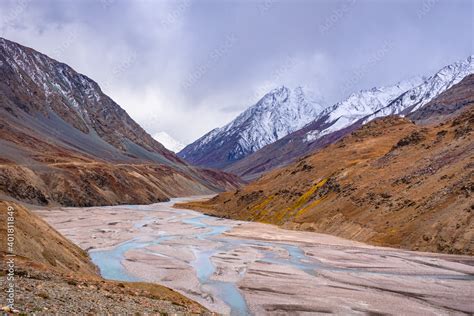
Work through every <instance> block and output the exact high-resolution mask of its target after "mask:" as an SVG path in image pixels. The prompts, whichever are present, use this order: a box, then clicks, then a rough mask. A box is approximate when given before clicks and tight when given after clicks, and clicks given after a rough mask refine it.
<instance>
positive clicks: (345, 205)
mask: <svg viewBox="0 0 474 316" xmlns="http://www.w3.org/2000/svg"><path fill="white" fill-rule="evenodd" d="M473 79H474V76H469V77H467V78H466V79H465V80H463V81H462V82H461V83H460V84H458V85H456V86H454V87H453V88H451V89H449V90H448V91H446V92H445V93H443V94H442V95H440V96H439V98H437V99H435V100H433V101H431V102H429V103H427V104H426V106H425V107H424V108H423V109H420V110H418V111H416V112H414V113H413V114H412V117H413V118H417V117H418V118H422V120H421V121H420V122H419V123H418V124H415V123H413V121H411V120H410V119H408V118H402V117H398V116H388V117H385V118H379V119H376V120H373V121H371V122H369V123H368V124H366V125H364V126H362V127H360V128H358V129H357V130H355V131H353V132H352V133H351V134H349V135H348V136H346V137H344V138H342V139H341V140H339V141H337V142H336V143H334V144H332V145H329V146H327V147H326V148H324V149H321V150H319V151H317V152H316V153H314V154H311V155H309V156H306V157H304V158H301V159H299V160H298V161H296V162H294V163H292V164H290V165H288V166H287V167H284V168H281V169H276V170H274V171H272V172H270V173H268V174H266V175H264V176H262V177H261V178H260V179H259V180H257V181H255V182H253V183H251V184H249V185H247V186H245V187H243V188H242V189H240V190H237V191H233V192H227V193H222V194H220V195H218V196H217V197H215V198H213V199H211V200H209V201H207V202H202V203H191V204H188V205H183V207H193V208H198V209H200V210H202V211H204V212H206V213H209V214H213V215H218V216H223V217H231V218H236V219H243V220H250V221H262V222H267V223H272V224H277V225H281V226H283V227H286V228H291V229H300V230H310V231H317V232H323V233H329V234H334V235H338V236H342V237H346V238H350V239H354V240H358V241H364V242H369V243H372V244H376V245H385V246H391V247H402V248H407V249H412V250H423V251H437V252H446V253H459V254H470V255H473V254H474V244H473V243H472V240H473V238H474V224H473V217H472V214H473V212H474V205H473V204H472V192H473V190H474V183H473V181H472V179H473V178H474V165H473V161H472V159H473V153H474V139H473V126H474V91H473V88H474V80H473ZM444 107H448V108H449V109H450V110H449V112H450V114H449V115H448V116H446V115H442V116H440V117H438V119H437V120H436V122H435V123H434V124H433V123H432V124H428V125H427V124H426V123H429V122H427V121H426V117H430V118H431V120H433V117H434V115H437V114H436V113H438V112H441V113H444V112H445V111H444V109H443V108H444ZM428 109H431V111H428ZM443 117H444V118H443ZM422 123H423V124H422Z"/></svg>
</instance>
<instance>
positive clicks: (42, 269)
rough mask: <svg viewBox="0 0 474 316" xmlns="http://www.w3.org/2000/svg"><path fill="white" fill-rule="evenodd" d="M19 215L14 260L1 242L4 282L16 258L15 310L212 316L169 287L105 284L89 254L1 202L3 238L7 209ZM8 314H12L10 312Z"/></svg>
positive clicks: (23, 211)
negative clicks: (204, 315)
mask: <svg viewBox="0 0 474 316" xmlns="http://www.w3.org/2000/svg"><path fill="white" fill-rule="evenodd" d="M9 206H10V207H13V209H14V213H13V217H14V229H15V231H14V238H15V239H14V242H13V249H12V250H13V254H14V257H9V256H8V255H9V254H10V253H11V250H10V249H8V247H7V238H0V255H1V259H2V260H1V262H2V277H3V278H5V282H2V284H1V286H0V288H1V291H2V292H3V293H6V290H7V283H8V280H7V278H6V274H7V273H8V268H9V267H8V266H7V262H8V259H10V258H14V263H15V267H14V269H15V272H14V278H15V279H14V284H15V304H14V308H17V309H19V310H18V312H21V313H24V314H30V313H34V314H36V315H41V314H45V315H46V314H48V315H49V314H61V315H77V314H82V315H84V314H124V313H139V314H168V313H180V314H210V313H209V312H208V311H207V310H206V309H205V308H203V307H202V306H201V305H199V304H197V303H195V302H193V301H191V300H189V299H188V298H186V297H184V296H182V295H181V294H179V293H177V292H175V291H173V290H170V289H168V288H166V287H163V286H160V285H156V284H148V283H127V282H114V281H106V280H104V279H102V278H101V277H100V276H99V274H98V270H97V268H96V267H95V266H94V265H93V263H92V262H91V261H90V259H89V257H88V255H87V253H86V252H85V251H84V250H82V249H81V248H79V247H78V246H76V245H75V244H73V243H72V242H70V241H69V240H67V239H66V238H64V237H63V236H62V235H60V234H59V233H58V232H57V231H56V230H55V229H53V228H52V227H51V226H49V225H48V224H47V223H46V222H44V221H43V220H42V219H40V218H39V217H38V216H36V215H34V214H33V213H31V212H30V211H29V210H27V209H25V208H24V207H22V206H20V205H18V204H15V203H10V202H5V201H0V211H1V212H0V219H1V223H2V225H1V227H0V234H2V236H5V237H6V236H7V214H8V213H7V209H8V207H9ZM4 308H5V309H4V311H8V308H7V307H6V306H5V307H4Z"/></svg>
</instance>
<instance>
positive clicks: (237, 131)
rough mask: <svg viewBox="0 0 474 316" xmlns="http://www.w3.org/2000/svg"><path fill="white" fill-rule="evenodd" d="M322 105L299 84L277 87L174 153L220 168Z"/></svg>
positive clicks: (286, 130) (293, 128) (293, 126)
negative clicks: (298, 85)
mask: <svg viewBox="0 0 474 316" xmlns="http://www.w3.org/2000/svg"><path fill="white" fill-rule="evenodd" d="M322 109H323V107H322V106H321V105H320V104H317V103H316V102H314V101H312V100H310V99H309V98H308V97H307V96H306V95H305V93H304V91H303V89H302V88H301V87H299V88H296V89H293V90H291V89H289V88H287V87H280V88H277V89H274V90H272V91H270V92H269V93H267V94H266V95H265V96H264V97H263V98H262V99H261V100H260V101H258V102H257V104H255V105H254V106H252V107H250V108H248V109H247V110H246V111H245V112H243V113H242V114H240V115H239V116H238V117H237V118H236V119H235V120H233V121H232V122H230V123H229V124H227V125H226V126H224V127H221V128H216V129H214V130H212V131H211V132H209V133H208V134H206V135H204V136H203V137H201V138H200V139H198V140H196V141H195V142H194V143H192V144H190V145H188V146H186V147H185V148H184V149H183V150H182V151H180V152H179V154H178V155H179V156H180V157H182V158H184V159H185V160H186V161H188V162H190V163H192V164H195V165H198V166H205V167H213V168H224V167H226V166H227V165H229V164H231V163H233V162H235V161H238V160H240V159H242V158H245V157H246V156H248V155H249V154H251V153H253V152H255V151H257V150H259V149H260V148H262V147H264V146H265V145H268V144H271V143H273V142H275V141H276V140H278V139H281V138H282V137H284V136H286V135H288V134H290V133H292V132H294V131H296V130H298V129H300V128H302V127H303V126H305V125H306V124H307V123H309V122H311V121H312V120H313V119H314V118H315V117H316V115H317V114H318V113H319V112H321V111H322Z"/></svg>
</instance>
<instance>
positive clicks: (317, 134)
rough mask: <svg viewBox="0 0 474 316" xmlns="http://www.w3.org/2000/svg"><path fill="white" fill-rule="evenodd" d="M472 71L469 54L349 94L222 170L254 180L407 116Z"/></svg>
mask: <svg viewBox="0 0 474 316" xmlns="http://www.w3.org/2000/svg"><path fill="white" fill-rule="evenodd" d="M472 73H474V63H473V56H469V57H468V58H467V59H465V60H463V61H458V62H455V63H453V64H451V65H448V66H445V67H443V68H442V69H440V70H439V71H438V72H436V73H435V74H434V75H432V76H429V77H423V78H422V77H418V78H415V79H411V80H408V81H402V82H399V83H397V84H396V85H394V86H389V87H383V88H372V89H367V90H361V91H359V92H355V93H352V94H351V95H350V96H349V97H348V98H347V99H345V100H343V101H341V102H338V103H336V104H335V105H333V106H331V107H328V108H326V109H325V110H324V111H322V112H321V113H320V114H319V115H318V116H317V117H316V118H315V119H314V120H313V121H312V122H310V123H309V124H308V125H306V126H305V127H303V128H302V129H300V130H298V131H295V132H293V133H291V134H289V135H287V136H285V137H283V138H282V139H279V140H277V141H276V142H274V143H272V144H269V145H267V146H265V147H263V148H262V149H260V150H259V151H257V152H255V153H253V154H251V155H249V156H247V157H245V158H244V159H242V160H240V161H237V162H235V163H233V164H231V165H229V166H227V167H226V168H224V170H226V171H228V172H231V173H234V174H237V175H240V176H243V177H244V178H246V179H247V180H251V179H255V178H256V177H258V176H259V175H261V174H262V173H265V172H267V171H269V170H271V169H273V168H275V167H278V166H284V165H286V164H288V163H291V162H292V161H294V160H295V159H297V158H298V157H302V156H304V155H307V154H309V153H311V152H312V151H314V150H318V149H320V148H322V147H324V146H326V145H328V144H330V143H332V142H334V141H336V140H338V139H340V138H341V137H342V136H344V135H347V134H348V133H350V132H352V131H354V130H355V129H357V128H358V127H359V126H361V125H363V124H366V123H367V122H369V121H370V120H372V119H375V118H377V117H383V116H387V115H392V114H400V115H407V114H409V111H414V107H415V105H418V107H417V109H419V108H420V107H422V106H424V105H426V104H427V103H428V102H429V101H430V100H432V99H433V98H434V97H436V96H437V95H439V94H440V93H442V92H443V91H446V90H447V89H449V88H450V87H452V86H453V85H454V84H456V83H458V82H459V81H461V80H462V79H463V78H464V77H466V76H467V75H469V74H472ZM430 87H431V88H432V89H429V88H430ZM405 89H408V90H405ZM404 90H405V91H404ZM430 92H432V94H431V95H430Z"/></svg>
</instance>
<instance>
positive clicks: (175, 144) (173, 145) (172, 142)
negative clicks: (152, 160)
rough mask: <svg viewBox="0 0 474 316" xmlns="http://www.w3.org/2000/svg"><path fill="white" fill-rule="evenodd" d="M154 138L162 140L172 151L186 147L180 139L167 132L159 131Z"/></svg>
mask: <svg viewBox="0 0 474 316" xmlns="http://www.w3.org/2000/svg"><path fill="white" fill-rule="evenodd" d="M153 138H154V139H155V140H157V141H158V142H160V143H161V144H162V145H163V146H165V148H166V149H168V150H171V151H172V152H175V153H177V152H179V151H180V150H182V149H183V148H184V145H183V144H182V143H181V142H179V141H178V140H176V139H174V138H173V137H172V136H171V135H169V134H168V133H166V132H158V133H156V134H154V135H153Z"/></svg>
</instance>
